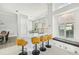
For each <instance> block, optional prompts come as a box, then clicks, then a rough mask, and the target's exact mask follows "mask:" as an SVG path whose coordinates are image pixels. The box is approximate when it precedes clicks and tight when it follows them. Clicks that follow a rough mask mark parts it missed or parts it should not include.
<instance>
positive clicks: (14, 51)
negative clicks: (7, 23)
mask: <svg viewBox="0 0 79 59" xmlns="http://www.w3.org/2000/svg"><path fill="white" fill-rule="evenodd" d="M20 52H21V47H18V46H12V47H8V48H4V49H0V55H18V53H20ZM71 54H72V53H70V52H68V51H66V50H63V49H61V48H58V47H56V46H52V48H48V49H47V50H46V51H45V52H41V53H40V55H71ZM28 55H32V54H31V51H28Z"/></svg>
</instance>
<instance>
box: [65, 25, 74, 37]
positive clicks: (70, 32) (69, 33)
mask: <svg viewBox="0 0 79 59" xmlns="http://www.w3.org/2000/svg"><path fill="white" fill-rule="evenodd" d="M73 32H74V31H73V24H66V37H67V38H73V34H74V33H73Z"/></svg>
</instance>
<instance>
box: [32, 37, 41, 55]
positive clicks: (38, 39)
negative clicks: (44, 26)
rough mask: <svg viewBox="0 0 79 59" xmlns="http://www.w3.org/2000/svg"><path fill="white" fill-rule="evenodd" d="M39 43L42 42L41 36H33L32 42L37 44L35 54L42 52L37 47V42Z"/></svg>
mask: <svg viewBox="0 0 79 59" xmlns="http://www.w3.org/2000/svg"><path fill="white" fill-rule="evenodd" d="M39 43H40V38H39V37H33V38H32V44H34V45H35V49H34V50H33V51H32V54H33V55H39V54H40V51H39V50H38V48H37V44H39Z"/></svg>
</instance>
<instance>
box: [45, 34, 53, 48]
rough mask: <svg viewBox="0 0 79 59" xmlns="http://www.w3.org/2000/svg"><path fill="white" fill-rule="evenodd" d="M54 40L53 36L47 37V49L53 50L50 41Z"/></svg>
mask: <svg viewBox="0 0 79 59" xmlns="http://www.w3.org/2000/svg"><path fill="white" fill-rule="evenodd" d="M51 39H52V35H51V34H50V35H47V41H48V42H47V45H46V47H47V48H51V45H50V44H49V41H50V40H51Z"/></svg>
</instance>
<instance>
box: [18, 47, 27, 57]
mask: <svg viewBox="0 0 79 59" xmlns="http://www.w3.org/2000/svg"><path fill="white" fill-rule="evenodd" d="M19 55H27V52H25V51H24V46H22V52H21V53H19Z"/></svg>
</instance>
